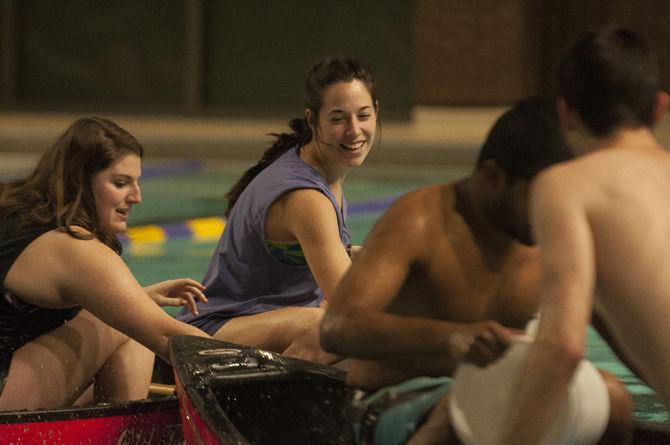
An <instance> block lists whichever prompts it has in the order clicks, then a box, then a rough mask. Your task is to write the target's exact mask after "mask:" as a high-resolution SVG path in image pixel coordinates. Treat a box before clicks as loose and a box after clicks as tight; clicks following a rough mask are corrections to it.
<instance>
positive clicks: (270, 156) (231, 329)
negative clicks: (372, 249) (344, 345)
mask: <svg viewBox="0 0 670 445" xmlns="http://www.w3.org/2000/svg"><path fill="white" fill-rule="evenodd" d="M378 112H379V102H378V100H377V96H376V94H375V88H374V81H373V77H372V73H371V71H370V69H369V68H368V67H367V66H366V65H365V64H363V63H361V62H360V61H358V60H356V59H354V58H352V57H328V58H325V59H323V60H321V61H319V62H318V63H317V64H316V65H314V67H312V69H311V71H310V73H309V75H308V78H307V81H306V84H305V111H304V117H301V118H296V119H293V120H291V121H290V123H289V126H290V127H291V129H292V132H291V133H283V134H275V135H274V136H276V137H277V140H276V142H275V143H274V145H272V147H270V148H269V149H268V150H267V151H266V152H265V154H264V155H263V157H262V158H261V160H260V161H259V162H258V164H256V165H255V166H254V167H252V168H250V169H249V170H248V171H246V172H245V173H244V175H243V176H242V177H241V178H240V180H239V181H238V182H237V184H235V185H234V186H233V187H232V188H231V190H230V192H229V193H228V195H227V197H228V199H229V203H228V209H227V211H226V216H227V223H226V229H225V230H224V233H223V235H222V237H221V240H220V242H219V245H218V247H217V249H216V251H215V252H214V254H213V256H212V260H211V262H210V265H209V268H208V271H207V274H206V276H205V279H204V282H203V284H204V285H205V286H206V290H205V294H206V295H207V298H208V299H209V303H207V304H200V303H199V304H198V310H199V314H198V315H197V316H192V315H189V314H188V313H186V312H185V311H182V313H181V314H180V315H179V318H180V319H181V320H184V321H187V322H189V323H191V324H193V325H195V326H198V327H200V328H201V329H203V330H205V331H206V332H207V333H209V334H210V335H212V336H213V337H214V338H217V339H221V340H225V341H229V342H233V343H240V344H246V345H252V346H256V347H260V348H264V349H269V350H272V351H275V352H279V353H283V354H285V355H288V356H292V357H298V358H302V359H306V360H311V361H316V362H321V363H333V362H335V361H337V360H338V359H339V357H337V356H335V355H332V354H328V353H326V352H325V351H323V350H322V349H321V347H320V345H319V335H318V334H319V328H320V322H321V318H322V317H323V313H324V306H325V304H327V299H328V297H329V296H330V295H331V294H332V293H333V291H334V290H335V287H336V286H337V284H338V283H339V281H340V279H341V278H342V276H343V275H344V273H345V272H346V270H347V268H348V267H349V266H350V265H351V259H350V255H349V254H350V250H351V249H350V245H349V232H348V229H347V228H346V224H345V221H344V220H345V217H346V200H345V199H344V194H343V183H344V179H345V177H346V176H347V173H348V172H349V171H350V170H351V169H352V168H354V167H358V166H360V165H361V164H363V162H364V161H365V158H366V157H367V155H368V153H369V152H370V150H371V148H372V145H373V143H374V140H375V132H376V128H377V125H378V123H379V121H378V118H377V117H378ZM355 248H356V247H354V249H355Z"/></svg>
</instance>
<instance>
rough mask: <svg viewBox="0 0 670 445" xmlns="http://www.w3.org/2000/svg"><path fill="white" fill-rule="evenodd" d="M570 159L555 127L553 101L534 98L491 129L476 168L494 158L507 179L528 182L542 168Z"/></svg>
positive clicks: (522, 102)
mask: <svg viewBox="0 0 670 445" xmlns="http://www.w3.org/2000/svg"><path fill="white" fill-rule="evenodd" d="M572 157H573V153H572V151H571V150H570V149H569V148H568V146H567V144H566V142H565V139H564V138H563V136H562V134H561V131H560V129H559V125H558V113H557V111H556V103H555V101H554V100H552V99H549V98H545V97H539V96H533V97H529V98H527V99H524V100H521V101H519V102H517V103H516V104H515V105H514V107H512V108H511V109H510V110H508V111H507V112H505V113H504V114H503V115H502V116H501V117H500V118H498V120H497V121H496V123H495V124H494V125H493V128H491V131H490V132H489V134H488V136H487V137H486V141H485V142H484V145H483V146H482V149H481V151H480V153H479V159H478V161H477V167H479V166H481V164H482V163H483V162H484V161H486V160H487V159H493V160H494V161H496V162H497V163H498V165H499V166H500V167H501V168H502V169H503V170H504V171H505V174H506V175H507V179H508V181H509V182H512V181H514V180H516V179H531V178H532V177H533V176H535V175H536V174H537V173H538V172H539V171H540V170H542V169H543V168H545V167H547V166H549V165H551V164H554V163H556V162H562V161H566V160H568V159H570V158H572Z"/></svg>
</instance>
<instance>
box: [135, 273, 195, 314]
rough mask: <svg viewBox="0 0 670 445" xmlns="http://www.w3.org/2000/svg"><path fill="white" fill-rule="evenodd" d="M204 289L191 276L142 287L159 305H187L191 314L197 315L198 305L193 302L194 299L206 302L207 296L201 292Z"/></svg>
mask: <svg viewBox="0 0 670 445" xmlns="http://www.w3.org/2000/svg"><path fill="white" fill-rule="evenodd" d="M204 290H205V286H203V285H202V284H200V283H198V282H197V281H195V280H193V279H191V278H177V279H175V280H167V281H161V282H160V283H156V284H152V285H151V286H146V287H145V288H144V291H145V292H146V293H147V294H149V296H150V297H151V299H152V300H154V301H155V302H156V304H158V305H159V306H184V305H188V308H189V310H190V311H191V313H192V314H193V315H198V307H197V306H196V304H195V300H196V299H198V300H200V301H201V302H202V303H207V297H205V294H203V293H202V291H204Z"/></svg>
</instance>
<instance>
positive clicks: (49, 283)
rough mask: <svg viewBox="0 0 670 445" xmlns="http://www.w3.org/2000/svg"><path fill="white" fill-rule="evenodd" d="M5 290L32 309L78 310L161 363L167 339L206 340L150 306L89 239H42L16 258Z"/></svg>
mask: <svg viewBox="0 0 670 445" xmlns="http://www.w3.org/2000/svg"><path fill="white" fill-rule="evenodd" d="M5 286H6V288H7V289H8V290H10V291H11V292H13V293H14V294H16V295H17V296H19V297H20V298H22V299H24V300H25V301H27V302H29V303H31V304H34V305H37V306H41V307H52V308H58V307H69V306H74V305H80V306H82V307H84V308H86V309H88V310H89V311H90V312H91V313H92V314H93V315H95V316H96V317H98V318H99V319H100V320H102V321H103V322H105V323H107V324H108V325H110V326H112V327H113V328H115V329H117V330H119V331H121V332H123V333H124V334H126V335H128V336H129V337H131V338H134V339H136V340H137V341H139V342H140V343H142V344H143V345H145V346H146V347H148V348H149V349H151V350H152V351H154V352H155V353H157V354H158V355H160V356H161V357H163V358H165V359H167V357H168V347H167V343H168V339H169V337H171V336H173V335H199V336H207V335H206V334H205V333H203V332H202V331H200V330H199V329H197V328H195V327H193V326H190V325H187V324H185V323H182V322H179V321H177V320H175V319H173V318H172V317H171V316H170V315H168V314H167V313H166V312H165V311H164V310H163V309H161V308H160V307H159V306H158V305H156V304H155V303H154V301H153V300H152V299H151V298H150V297H149V296H148V295H147V293H146V292H145V291H144V289H142V287H141V286H140V284H139V283H138V282H137V280H136V279H135V277H134V276H133V275H132V273H131V272H130V270H129V269H128V267H127V266H126V264H125V263H124V262H123V260H122V259H121V257H120V256H119V255H117V254H116V253H115V252H114V251H112V250H111V249H110V248H109V247H107V246H106V245H104V244H102V243H101V242H99V241H98V240H95V239H92V240H79V239H76V238H73V237H72V236H70V235H68V234H66V233H62V232H57V231H55V230H54V231H51V232H48V233H46V234H44V235H42V236H41V237H39V238H38V239H36V240H35V241H33V242H32V243H31V244H30V245H29V246H28V247H27V248H26V249H25V250H24V251H23V252H22V253H21V255H20V256H19V258H17V260H16V262H15V263H14V265H13V266H12V268H11V269H10V271H9V273H8V275H7V278H6V280H5Z"/></svg>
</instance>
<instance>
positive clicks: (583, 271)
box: [498, 27, 670, 444]
mask: <svg viewBox="0 0 670 445" xmlns="http://www.w3.org/2000/svg"><path fill="white" fill-rule="evenodd" d="M658 72H659V69H658V66H657V62H656V56H655V54H654V52H653V50H652V49H651V46H650V44H649V43H648V42H647V40H646V39H645V38H644V37H642V36H641V35H640V34H638V33H636V32H634V31H631V30H627V29H622V28H615V27H608V28H605V29H603V30H601V31H598V32H593V33H590V34H587V35H586V36H585V37H584V38H582V39H581V40H580V41H579V42H577V43H576V44H575V45H574V46H573V47H572V48H571V50H570V51H569V53H568V54H567V55H566V57H565V58H564V59H563V62H562V64H561V67H560V71H559V82H560V97H559V99H558V109H559V117H560V122H561V128H562V130H563V132H564V134H565V135H566V138H567V140H568V141H569V142H570V144H571V146H572V147H574V149H575V151H576V154H577V155H578V157H577V158H576V159H574V160H573V161H570V162H567V163H564V164H562V165H558V166H555V167H552V168H549V169H547V170H546V171H545V172H543V173H542V174H540V175H538V178H537V179H536V180H535V182H534V184H533V186H532V192H531V200H530V218H531V224H532V227H533V233H534V235H535V238H536V240H537V242H538V245H539V246H540V248H541V249H542V266H543V269H544V271H545V277H544V279H543V282H542V306H541V320H540V324H539V329H538V333H537V338H536V341H535V343H534V345H533V348H532V349H531V350H530V352H529V354H528V359H527V362H526V366H525V369H524V370H523V373H522V374H521V379H520V384H519V387H518V390H517V392H516V394H517V395H516V397H515V399H514V400H513V404H512V406H511V410H510V412H509V418H508V420H507V422H506V426H505V429H504V431H503V433H504V436H503V438H502V440H500V441H499V442H498V443H504V444H512V443H513V444H535V443H537V442H538V438H540V437H542V436H543V435H544V434H545V429H546V427H547V425H548V423H549V421H550V419H551V418H552V417H553V416H554V415H555V413H556V411H557V409H558V407H559V406H560V405H561V404H562V403H563V401H564V400H565V398H566V393H567V390H566V389H567V385H568V382H569V381H570V379H571V378H572V376H573V375H574V373H575V369H576V367H577V364H578V363H579V361H580V360H581V358H582V357H583V356H584V350H585V343H586V341H585V338H586V329H587V326H588V323H589V321H590V319H591V315H592V311H593V310H594V309H595V310H597V311H598V314H599V316H600V319H601V321H602V323H603V324H604V326H605V327H606V328H607V330H608V331H609V333H610V334H611V339H612V341H613V342H614V343H615V346H617V347H618V348H620V352H621V354H622V355H623V357H624V359H625V360H626V361H630V362H631V363H632V368H633V369H634V370H635V371H636V372H637V373H638V374H639V376H640V377H641V378H642V379H643V380H644V381H645V382H646V383H647V384H649V386H651V387H652V388H653V389H655V390H656V391H657V392H658V394H659V396H660V399H661V401H662V402H663V403H664V404H665V406H666V408H670V323H668V320H670V250H669V249H668V243H669V242H670V195H668V190H670V154H668V152H667V150H666V149H665V148H664V147H662V146H661V145H660V144H659V142H658V141H657V140H656V138H655V136H654V133H653V127H654V126H655V124H656V123H658V122H659V121H660V120H661V118H662V117H663V116H664V114H665V112H666V110H667V108H668V102H669V99H668V94H667V93H665V92H662V91H659V82H658Z"/></svg>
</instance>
